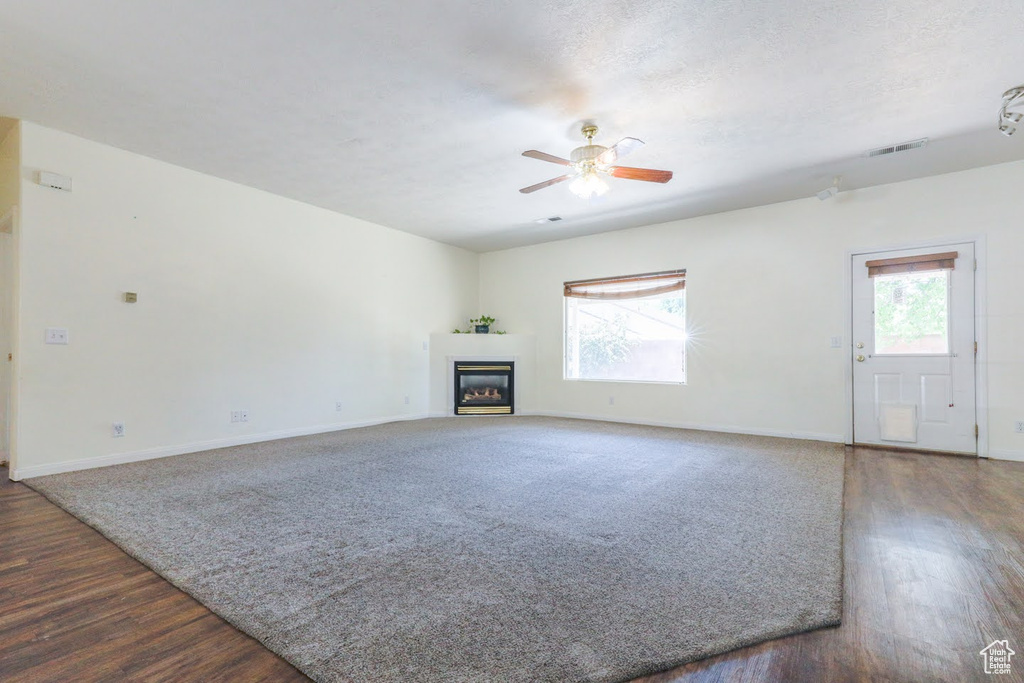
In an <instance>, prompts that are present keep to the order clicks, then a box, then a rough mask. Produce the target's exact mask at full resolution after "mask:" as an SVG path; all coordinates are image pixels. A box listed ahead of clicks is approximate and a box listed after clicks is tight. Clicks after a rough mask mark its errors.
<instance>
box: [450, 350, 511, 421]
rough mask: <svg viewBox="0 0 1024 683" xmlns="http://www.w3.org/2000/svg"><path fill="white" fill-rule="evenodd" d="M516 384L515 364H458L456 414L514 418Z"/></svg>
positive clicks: (505, 362) (477, 362) (501, 362)
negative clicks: (510, 416)
mask: <svg viewBox="0 0 1024 683" xmlns="http://www.w3.org/2000/svg"><path fill="white" fill-rule="evenodd" d="M514 381H515V363H513V362H512V361H455V414H456V415H511V414H512V413H514V412H515V408H514V406H513V402H512V397H513V396H514V395H515V385H514Z"/></svg>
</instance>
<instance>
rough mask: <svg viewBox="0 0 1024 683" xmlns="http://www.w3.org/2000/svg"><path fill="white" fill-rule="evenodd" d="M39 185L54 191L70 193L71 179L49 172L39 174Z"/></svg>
mask: <svg viewBox="0 0 1024 683" xmlns="http://www.w3.org/2000/svg"><path fill="white" fill-rule="evenodd" d="M39 184H40V185H42V186H43V187H52V188H53V189H55V190H64V191H65V192H71V177H70V176H66V175H61V174H59V173H51V172H50V171H40V172H39Z"/></svg>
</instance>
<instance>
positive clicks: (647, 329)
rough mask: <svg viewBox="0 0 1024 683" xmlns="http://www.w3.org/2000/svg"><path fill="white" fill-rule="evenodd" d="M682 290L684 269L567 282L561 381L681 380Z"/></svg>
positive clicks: (683, 356)
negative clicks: (563, 359) (563, 367)
mask: <svg viewBox="0 0 1024 683" xmlns="http://www.w3.org/2000/svg"><path fill="white" fill-rule="evenodd" d="M685 287H686V271H685V270H673V271H667V272H662V273H646V274H643V275H625V276H621V277H613V278H601V279H595V280H576V281H573V282H566V283H565V290H564V293H565V377H566V379H585V380H586V379H589V380H608V381H620V382H671V383H683V382H685V381H686V365H685V363H686V289H685Z"/></svg>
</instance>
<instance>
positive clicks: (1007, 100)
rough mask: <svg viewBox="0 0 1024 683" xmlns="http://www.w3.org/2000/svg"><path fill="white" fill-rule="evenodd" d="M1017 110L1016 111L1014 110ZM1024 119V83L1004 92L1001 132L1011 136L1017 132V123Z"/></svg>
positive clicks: (1000, 115)
mask: <svg viewBox="0 0 1024 683" xmlns="http://www.w3.org/2000/svg"><path fill="white" fill-rule="evenodd" d="M1014 110H1016V111H1014ZM1021 119H1024V85H1018V86H1017V87H1016V88H1010V89H1009V90H1007V91H1006V92H1004V93H1003V106H1002V108H1000V110H999V132H1000V133H1002V134H1003V135H1005V136H1007V137H1009V136H1011V135H1013V134H1014V133H1016V132H1017V124H1019V123H1020V121H1021Z"/></svg>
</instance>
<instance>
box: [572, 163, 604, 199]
mask: <svg viewBox="0 0 1024 683" xmlns="http://www.w3.org/2000/svg"><path fill="white" fill-rule="evenodd" d="M569 189H570V190H571V191H572V193H573V194H574V195H576V196H577V197H579V198H581V199H590V198H591V197H600V196H601V195H603V194H604V193H605V192H607V191H608V183H606V182H605V181H604V180H602V179H601V178H600V176H598V175H597V173H596V172H595V171H593V170H591V171H587V172H585V173H581V174H580V175H579V176H578V177H577V178H576V179H575V180H573V181H572V183H570V185H569Z"/></svg>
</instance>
